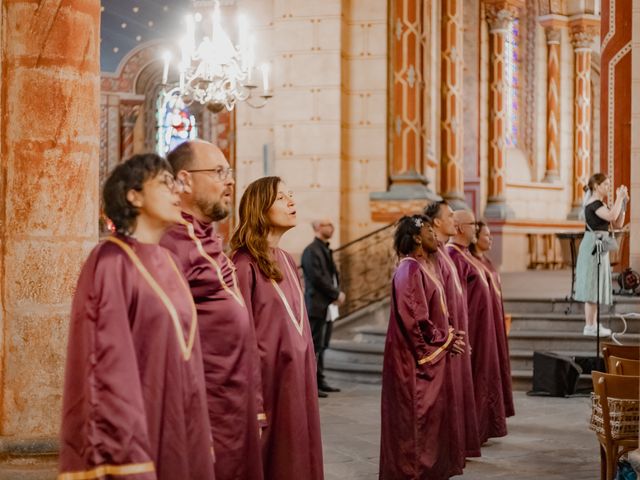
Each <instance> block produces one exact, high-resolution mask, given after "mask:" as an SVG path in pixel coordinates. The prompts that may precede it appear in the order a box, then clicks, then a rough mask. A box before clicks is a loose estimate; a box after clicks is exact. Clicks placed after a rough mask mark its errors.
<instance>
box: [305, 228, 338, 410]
mask: <svg viewBox="0 0 640 480" xmlns="http://www.w3.org/2000/svg"><path fill="white" fill-rule="evenodd" d="M311 226H312V227H313V231H314V232H315V235H316V236H315V238H314V239H313V241H312V242H311V243H310V244H309V245H308V246H307V248H305V249H304V251H303V252H302V271H303V272H304V297H305V298H304V300H305V305H306V306H307V314H308V315H309V323H310V325H311V335H312V337H313V347H314V349H315V352H316V362H317V377H318V396H319V397H321V398H325V397H328V392H339V391H340V389H339V388H334V387H331V386H330V385H328V384H327V382H326V380H325V378H324V351H325V350H326V349H327V347H328V346H329V341H330V340H331V331H332V327H333V321H334V320H335V319H336V318H337V316H338V306H339V305H341V304H342V303H344V300H345V294H344V292H341V291H340V283H339V277H338V269H337V268H336V264H335V263H334V261H333V254H332V252H331V249H330V248H329V240H330V239H331V237H332V236H333V230H334V228H333V223H331V220H330V219H328V218H324V219H322V220H314V221H313V222H312V223H311Z"/></svg>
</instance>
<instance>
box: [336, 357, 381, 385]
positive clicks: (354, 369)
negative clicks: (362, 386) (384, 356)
mask: <svg viewBox="0 0 640 480" xmlns="http://www.w3.org/2000/svg"><path fill="white" fill-rule="evenodd" d="M327 353H328V352H327ZM324 374H325V376H326V377H327V379H329V380H336V381H340V382H355V383H367V384H373V385H380V384H381V383H382V362H380V363H379V364H376V365H368V364H362V363H353V362H343V361H333V360H329V359H328V358H326V357H325V371H324Z"/></svg>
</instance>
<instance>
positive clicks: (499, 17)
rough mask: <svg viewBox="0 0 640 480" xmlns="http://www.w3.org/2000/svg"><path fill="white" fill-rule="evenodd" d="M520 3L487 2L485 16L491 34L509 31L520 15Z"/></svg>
mask: <svg viewBox="0 0 640 480" xmlns="http://www.w3.org/2000/svg"><path fill="white" fill-rule="evenodd" d="M514 3H515V4H514ZM518 3H519V2H510V1H485V14H486V17H487V22H488V23H489V30H490V31H491V32H494V31H501V30H505V31H506V30H508V29H509V25H510V24H511V22H512V21H513V20H514V19H516V18H518V15H519V13H520V6H519V5H518Z"/></svg>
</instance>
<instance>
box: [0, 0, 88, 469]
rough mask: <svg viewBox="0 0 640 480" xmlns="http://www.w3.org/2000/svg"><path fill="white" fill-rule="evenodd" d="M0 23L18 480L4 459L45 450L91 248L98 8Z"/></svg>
mask: <svg viewBox="0 0 640 480" xmlns="http://www.w3.org/2000/svg"><path fill="white" fill-rule="evenodd" d="M0 15H1V16H3V17H4V18H2V19H1V20H2V28H3V29H4V30H3V36H2V40H1V42H2V49H1V52H2V61H1V64H0V66H1V72H2V74H1V77H0V82H1V83H2V88H1V89H0V92H1V93H0V112H2V117H0V148H1V149H2V151H1V152H0V171H1V172H2V173H1V174H0V177H1V178H2V181H1V182H0V243H1V244H2V249H1V250H0V316H1V320H2V329H1V330H0V332H1V333H0V335H1V337H0V339H1V341H0V355H1V358H2V363H1V367H0V457H1V460H0V478H27V477H23V476H22V475H24V472H23V473H22V474H20V473H18V472H19V471H22V470H24V468H25V467H24V464H25V461H24V459H20V458H14V459H11V458H12V456H14V455H15V456H17V457H24V456H25V455H29V454H38V453H46V452H51V451H52V450H54V449H55V442H53V441H52V440H51V439H52V438H54V437H56V436H57V432H58V428H59V425H60V414H61V413H60V409H61V398H62V395H61V394H62V383H63V371H64V363H65V357H66V337H67V329H68V320H69V309H70V302H71V298H72V295H73V292H74V289H75V285H76V281H77V278H78V273H79V269H80V266H81V264H82V262H83V261H84V259H85V258H86V255H87V254H88V252H89V251H90V249H91V248H92V247H93V246H94V245H95V243H96V241H97V238H98V151H99V88H100V85H99V78H100V77H99V75H100V67H99V58H100V48H99V44H100V43H99V40H100V2H99V0H67V1H65V2H33V1H32V0H10V1H9V0H4V1H2V10H1V13H0ZM70 39H73V41H70ZM12 463H16V464H17V463H21V464H22V466H21V467H15V468H16V470H12V468H14V467H12V466H11V464H12ZM29 464H30V465H32V467H33V469H34V470H37V469H38V467H37V461H35V462H31V461H30V462H29ZM54 468H55V465H54ZM20 469H22V470H20ZM51 471H52V468H51V466H50V465H49V468H48V469H47V472H46V474H47V475H48V476H46V477H45V478H52V476H51ZM32 473H33V472H32ZM12 475H13V476H12ZM28 478H41V477H36V476H29V477H28Z"/></svg>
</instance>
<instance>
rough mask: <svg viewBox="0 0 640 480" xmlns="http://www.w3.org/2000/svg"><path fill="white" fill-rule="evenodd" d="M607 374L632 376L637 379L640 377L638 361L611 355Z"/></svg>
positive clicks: (639, 362)
mask: <svg viewBox="0 0 640 480" xmlns="http://www.w3.org/2000/svg"><path fill="white" fill-rule="evenodd" d="M607 372H609V373H613V374H615V375H633V376H635V377H637V376H639V375H640V360H629V359H628V358H620V357H615V356H613V355H611V356H610V357H609V364H608V365H607Z"/></svg>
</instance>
